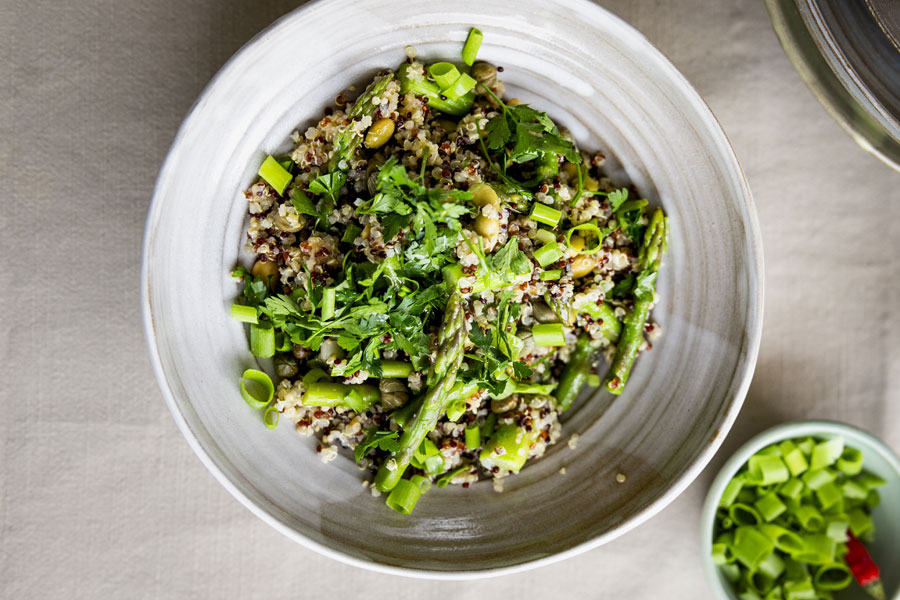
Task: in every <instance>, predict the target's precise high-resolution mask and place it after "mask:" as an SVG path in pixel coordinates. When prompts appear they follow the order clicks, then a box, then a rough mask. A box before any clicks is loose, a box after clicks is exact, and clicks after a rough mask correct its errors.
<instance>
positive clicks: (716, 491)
mask: <svg viewBox="0 0 900 600" xmlns="http://www.w3.org/2000/svg"><path fill="white" fill-rule="evenodd" d="M830 434H831V435H845V434H849V435H851V436H856V437H860V438H863V439H864V440H866V442H867V443H869V444H871V445H872V447H873V448H874V449H875V451H876V452H877V453H878V454H879V455H881V457H882V458H884V459H885V460H886V461H887V462H888V464H889V465H891V467H892V468H893V469H894V471H896V472H897V475H898V476H900V457H898V456H897V454H896V453H895V452H894V451H893V450H892V449H891V447H890V446H888V445H887V444H885V443H884V442H883V441H882V440H881V439H879V438H878V437H876V436H875V435H874V434H872V433H870V432H868V431H866V430H864V429H861V428H859V427H856V426H854V425H850V424H848V423H843V422H840V421H829V420H823V419H810V420H803V421H790V422H788V423H781V424H780V425H775V426H774V427H770V428H768V429H766V430H764V431H761V432H760V433H758V434H756V435H754V436H753V437H752V438H750V439H749V440H747V441H746V442H745V443H744V444H742V445H741V447H740V448H738V449H737V450H736V451H735V452H734V454H732V455H731V456H730V457H729V458H728V460H727V461H725V464H723V465H722V468H721V469H719V472H718V473H717V474H716V478H715V479H714V480H713V482H712V484H711V485H710V486H709V491H708V492H707V493H706V499H705V500H704V502H703V509H702V511H701V513H700V560H701V561H702V562H703V572H704V573H705V575H706V580H707V583H708V584H709V586H710V589H711V590H712V591H713V594H715V596H716V597H717V598H719V600H735V599H736V598H737V596H734V595H730V594H729V593H728V592H727V591H726V590H725V589H724V586H723V585H722V582H721V580H720V579H719V569H718V567H716V565H715V564H713V561H712V557H711V554H712V533H713V525H714V523H715V515H716V509H717V508H718V504H719V498H720V497H721V496H722V492H723V491H724V490H725V486H726V485H728V482H729V481H731V478H732V477H734V474H735V473H737V471H738V470H739V469H740V468H741V467H743V466H744V463H746V462H747V460H748V459H749V458H750V457H751V456H752V455H753V454H754V453H755V452H756V451H757V450H759V449H760V448H763V447H765V446H768V445H770V444H773V443H775V442H780V441H783V440H786V439H789V438H795V437H802V436H807V435H809V436H816V435H830ZM893 598H894V600H897V599H900V590H898V592H897V594H896V595H895V596H894V597H893Z"/></svg>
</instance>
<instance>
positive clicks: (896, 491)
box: [700, 421, 900, 600]
mask: <svg viewBox="0 0 900 600" xmlns="http://www.w3.org/2000/svg"><path fill="white" fill-rule="evenodd" d="M806 436H811V437H817V438H823V439H830V438H833V437H837V436H843V438H844V441H845V442H846V444H847V445H848V446H852V447H853V448H856V449H857V450H860V451H861V452H862V453H863V468H865V469H866V470H867V471H871V472H872V473H874V474H876V475H878V476H879V477H881V478H883V479H884V480H885V481H886V482H887V483H886V484H885V485H884V487H882V488H879V490H878V493H879V494H881V504H880V505H879V506H878V507H877V508H876V509H875V510H874V511H873V512H872V518H873V520H874V521H875V542H873V543H867V544H866V548H867V549H868V550H869V553H870V554H871V556H872V560H874V561H875V564H877V565H878V566H879V568H880V569H881V580H882V583H883V584H884V590H885V592H886V593H887V597H888V598H889V599H891V600H898V599H900V459H898V458H897V455H896V454H894V452H893V451H892V450H891V449H890V448H888V447H887V446H886V445H885V443H884V442H882V441H881V440H879V439H878V438H876V437H875V436H873V435H872V434H871V433H867V432H865V431H863V430H862V429H857V428H856V427H852V426H850V425H845V424H843V423H835V422H832V421H801V422H797V423H785V424H783V425H778V426H776V427H773V428H771V429H767V430H766V431H764V432H762V433H760V434H759V435H757V436H755V437H754V438H752V439H751V440H750V441H748V442H747V443H746V444H744V445H743V446H741V447H740V449H738V451H737V452H735V453H734V455H732V457H731V458H729V459H728V462H726V463H725V465H724V466H723V467H722V469H721V470H720V471H719V474H718V475H717V476H716V479H715V480H714V481H713V483H712V486H711V487H710V488H709V493H708V494H707V495H706V502H705V503H704V504H703V513H702V516H701V518H700V552H702V554H703V556H702V560H703V569H704V571H706V579H707V581H709V585H710V586H711V587H712V589H713V592H714V593H715V595H716V597H717V598H719V599H720V600H738V597H737V594H735V593H734V588H733V587H732V585H731V582H729V581H728V580H727V579H726V578H725V576H724V575H723V574H722V571H721V570H720V569H719V568H718V567H717V566H716V565H715V564H713V561H712V540H713V526H714V525H715V520H716V508H717V507H718V505H719V498H721V497H722V492H723V491H724V490H725V486H726V485H728V482H729V481H731V478H732V477H734V475H735V473H737V472H738V470H740V468H741V467H743V466H744V464H745V463H746V462H747V460H749V458H750V457H751V456H753V455H754V454H755V453H756V452H758V451H759V450H761V449H762V448H764V447H766V446H768V445H770V444H777V443H778V442H781V441H782V440H786V439H791V438H801V437H806ZM835 598H839V599H841V600H867V599H870V596H868V595H867V594H866V592H865V591H864V590H863V589H862V588H861V587H859V586H858V585H856V583H853V584H852V585H851V586H850V587H849V588H847V589H845V590H843V591H841V592H840V593H838V594H835Z"/></svg>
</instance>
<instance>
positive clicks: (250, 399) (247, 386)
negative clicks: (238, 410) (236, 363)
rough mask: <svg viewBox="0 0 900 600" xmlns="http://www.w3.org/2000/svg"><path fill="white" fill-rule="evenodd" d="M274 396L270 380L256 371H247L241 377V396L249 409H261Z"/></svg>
mask: <svg viewBox="0 0 900 600" xmlns="http://www.w3.org/2000/svg"><path fill="white" fill-rule="evenodd" d="M274 395H275V384H274V383H272V378H271V377H269V376H268V375H266V374H265V373H263V372H262V371H257V370H256V369H247V370H246V371H244V374H243V375H241V396H242V397H243V398H244V401H245V402H246V403H247V404H249V405H250V406H251V407H253V408H256V409H263V408H265V407H266V405H268V404H269V402H271V401H272V398H273V397H274Z"/></svg>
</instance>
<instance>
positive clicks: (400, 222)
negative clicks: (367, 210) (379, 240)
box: [381, 204, 409, 242]
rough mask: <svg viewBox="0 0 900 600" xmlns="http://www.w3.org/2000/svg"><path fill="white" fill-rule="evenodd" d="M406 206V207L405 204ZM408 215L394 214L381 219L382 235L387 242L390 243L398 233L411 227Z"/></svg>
mask: <svg viewBox="0 0 900 600" xmlns="http://www.w3.org/2000/svg"><path fill="white" fill-rule="evenodd" d="M404 206H406V205H405V204H404ZM407 208H409V207H407ZM408 214H409V213H400V214H397V213H392V214H389V215H384V216H383V217H381V228H382V232H381V235H382V236H383V237H384V241H385V242H390V241H391V240H392V239H394V237H396V235H397V234H398V233H400V230H401V229H403V228H404V227H408V226H409V217H408V216H407V215H408Z"/></svg>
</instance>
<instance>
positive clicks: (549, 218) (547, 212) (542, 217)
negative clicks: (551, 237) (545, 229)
mask: <svg viewBox="0 0 900 600" xmlns="http://www.w3.org/2000/svg"><path fill="white" fill-rule="evenodd" d="M528 216H529V217H531V218H532V219H533V220H535V221H537V222H538V223H543V224H544V225H548V226H550V227H556V226H557V225H559V220H560V219H562V212H561V211H559V210H556V209H555V208H553V207H552V206H547V205H546V204H541V203H540V202H535V203H534V204H532V205H531V212H530V213H529V214H528Z"/></svg>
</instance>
